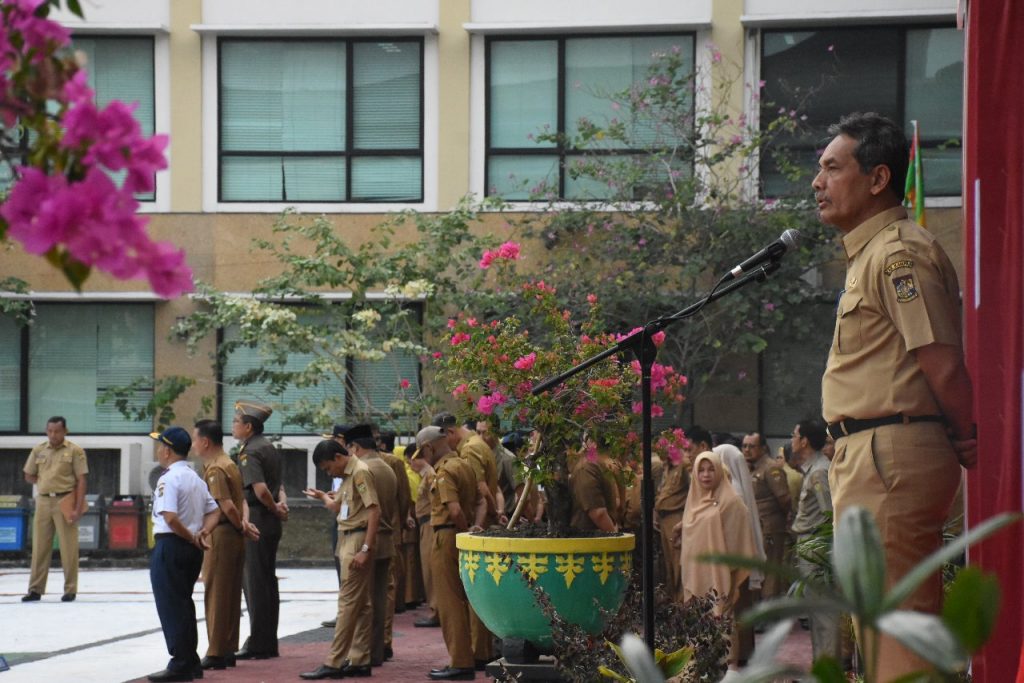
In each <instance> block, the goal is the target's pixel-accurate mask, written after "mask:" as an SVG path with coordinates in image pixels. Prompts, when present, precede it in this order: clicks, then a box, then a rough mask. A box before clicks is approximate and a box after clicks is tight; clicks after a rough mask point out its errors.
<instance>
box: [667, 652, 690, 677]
mask: <svg viewBox="0 0 1024 683" xmlns="http://www.w3.org/2000/svg"><path fill="white" fill-rule="evenodd" d="M692 658H693V648H692V647H681V648H679V649H678V650H676V651H675V652H673V653H671V654H668V655H665V658H664V659H663V660H662V661H661V662H660V665H661V672H662V673H663V674H665V676H666V677H667V678H672V677H673V676H676V675H678V674H679V672H680V671H682V670H683V669H685V668H686V665H687V664H689V663H690V660H691V659H692Z"/></svg>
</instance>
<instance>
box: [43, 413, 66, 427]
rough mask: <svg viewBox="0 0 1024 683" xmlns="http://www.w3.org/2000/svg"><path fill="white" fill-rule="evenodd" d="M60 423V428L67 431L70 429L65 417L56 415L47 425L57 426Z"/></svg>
mask: <svg viewBox="0 0 1024 683" xmlns="http://www.w3.org/2000/svg"><path fill="white" fill-rule="evenodd" d="M58 422H59V423H60V426H61V427H63V428H64V429H65V430H66V429H67V428H68V421H67V420H65V419H64V416H63V415H54V416H53V417H51V418H50V419H49V420H47V421H46V424H48V425H52V424H57V423H58Z"/></svg>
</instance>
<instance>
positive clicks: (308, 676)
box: [299, 664, 345, 681]
mask: <svg viewBox="0 0 1024 683" xmlns="http://www.w3.org/2000/svg"><path fill="white" fill-rule="evenodd" d="M344 677H345V674H343V673H342V670H341V669H338V668H335V667H333V666H327V665H326V664H321V665H320V668H319V669H317V670H316V671H307V672H306V673H301V674H299V678H303V679H305V680H307V681H319V680H322V679H324V678H344Z"/></svg>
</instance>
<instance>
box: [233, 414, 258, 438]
mask: <svg viewBox="0 0 1024 683" xmlns="http://www.w3.org/2000/svg"><path fill="white" fill-rule="evenodd" d="M238 419H240V420H241V421H242V422H243V423H245V424H247V425H250V426H251V427H252V433H253V434H262V433H263V421H262V420H260V419H259V418H258V417H253V416H252V415H239V416H238Z"/></svg>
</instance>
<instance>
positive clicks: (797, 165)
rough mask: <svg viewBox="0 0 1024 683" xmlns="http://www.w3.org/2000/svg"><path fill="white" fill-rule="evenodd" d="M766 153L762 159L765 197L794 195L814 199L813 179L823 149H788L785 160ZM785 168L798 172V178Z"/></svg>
mask: <svg viewBox="0 0 1024 683" xmlns="http://www.w3.org/2000/svg"><path fill="white" fill-rule="evenodd" d="M773 151H774V150H772V151H769V153H767V154H765V155H764V157H763V158H762V160H761V192H762V194H763V195H764V196H765V197H793V198H795V199H807V200H810V199H813V195H814V191H813V190H812V189H811V181H812V180H814V174H815V172H816V170H817V168H818V157H819V156H821V151H822V150H821V149H787V150H785V156H784V159H785V162H784V164H783V163H781V162H782V159H780V157H778V156H777V155H775V154H773ZM783 168H785V169H787V171H788V170H790V169H791V170H792V171H795V172H797V173H798V176H797V177H796V178H791V177H789V173H788V172H784V171H783Z"/></svg>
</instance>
